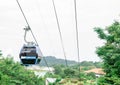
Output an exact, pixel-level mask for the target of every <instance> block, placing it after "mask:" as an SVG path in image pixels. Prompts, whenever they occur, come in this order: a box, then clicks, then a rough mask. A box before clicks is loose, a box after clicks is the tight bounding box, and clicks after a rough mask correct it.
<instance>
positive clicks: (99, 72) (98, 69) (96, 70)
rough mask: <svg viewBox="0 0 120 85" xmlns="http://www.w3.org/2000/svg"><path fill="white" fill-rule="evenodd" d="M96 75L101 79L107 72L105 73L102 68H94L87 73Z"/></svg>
mask: <svg viewBox="0 0 120 85" xmlns="http://www.w3.org/2000/svg"><path fill="white" fill-rule="evenodd" d="M91 72H92V73H95V75H96V77H100V76H101V75H105V72H104V71H103V69H102V68H94V69H91V70H87V71H85V73H91Z"/></svg>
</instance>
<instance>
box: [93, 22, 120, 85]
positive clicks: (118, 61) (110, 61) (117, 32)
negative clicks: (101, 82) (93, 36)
mask: <svg viewBox="0 0 120 85" xmlns="http://www.w3.org/2000/svg"><path fill="white" fill-rule="evenodd" d="M95 31H96V32H97V34H98V36H99V38H100V39H102V40H104V45H103V46H101V47H98V48H97V50H96V53H97V54H98V56H99V57H100V58H101V59H102V60H103V62H104V64H103V68H104V71H105V73H106V75H105V82H107V83H108V84H110V85H111V84H112V85H119V84H116V83H118V82H117V81H115V80H114V79H119V80H120V23H119V22H117V21H115V22H114V23H113V24H112V25H110V26H108V27H106V28H105V29H102V28H99V27H98V28H95Z"/></svg>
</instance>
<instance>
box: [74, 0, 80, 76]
mask: <svg viewBox="0 0 120 85" xmlns="http://www.w3.org/2000/svg"><path fill="white" fill-rule="evenodd" d="M74 11H75V28H76V42H77V56H78V66H79V74H80V53H79V34H78V23H77V6H76V0H74Z"/></svg>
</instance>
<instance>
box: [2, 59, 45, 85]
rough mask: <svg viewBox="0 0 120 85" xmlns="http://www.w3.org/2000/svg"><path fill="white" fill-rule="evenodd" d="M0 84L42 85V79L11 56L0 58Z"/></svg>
mask: <svg viewBox="0 0 120 85" xmlns="http://www.w3.org/2000/svg"><path fill="white" fill-rule="evenodd" d="M0 85H44V81H43V80H42V78H38V77H37V76H35V74H34V73H33V72H31V71H30V70H27V69H26V68H25V67H23V66H21V65H20V64H19V63H15V62H14V61H13V59H12V58H11V59H10V58H6V59H0Z"/></svg>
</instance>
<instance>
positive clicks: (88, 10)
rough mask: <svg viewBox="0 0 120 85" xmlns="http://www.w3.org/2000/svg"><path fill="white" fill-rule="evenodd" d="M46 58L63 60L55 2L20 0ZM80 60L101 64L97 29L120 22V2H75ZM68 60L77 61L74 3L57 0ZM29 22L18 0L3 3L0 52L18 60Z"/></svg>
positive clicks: (79, 0)
mask: <svg viewBox="0 0 120 85" xmlns="http://www.w3.org/2000/svg"><path fill="white" fill-rule="evenodd" d="M19 2H20V4H21V6H22V8H23V11H24V12H25V15H26V17H27V19H28V22H29V24H30V26H31V28H32V30H33V32H34V34H35V36H36V38H37V40H38V43H39V45H40V49H41V50H42V52H43V54H44V56H48V55H51V56H56V57H57V58H63V59H64V56H63V51H62V48H61V43H60V37H59V33H58V29H57V24H56V19H55V14H54V10H53V5H52V0H19ZM76 2H77V12H78V14H77V15H78V28H79V45H80V47H79V48H80V61H83V60H88V61H100V59H99V58H98V57H97V55H96V54H95V50H96V47H97V46H100V45H102V41H101V40H100V39H98V37H97V34H96V33H95V32H94V30H93V28H94V27H103V28H104V27H105V26H108V25H110V24H112V23H113V21H114V20H120V16H119V15H120V0H76ZM55 5H56V10H57V13H58V18H59V23H60V27H61V31H62V37H63V41H64V46H65V51H66V55H67V59H69V60H76V61H77V51H76V36H75V19H74V0H55ZM25 26H26V22H25V20H24V18H23V16H22V13H21V11H20V9H19V7H18V5H17V2H16V0H0V39H1V40H0V49H1V50H2V51H3V54H4V55H7V54H11V55H13V56H14V57H15V59H16V60H19V58H18V55H19V52H20V49H21V47H22V45H23V44H24V38H23V36H24V31H23V28H24V27H25Z"/></svg>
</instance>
